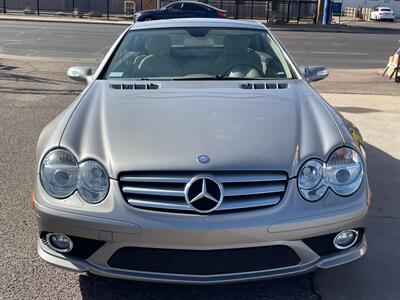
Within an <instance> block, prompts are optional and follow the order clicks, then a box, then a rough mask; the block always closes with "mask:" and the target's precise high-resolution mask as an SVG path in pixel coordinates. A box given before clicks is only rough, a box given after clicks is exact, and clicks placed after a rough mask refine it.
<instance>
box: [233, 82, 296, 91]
mask: <svg viewBox="0 0 400 300" xmlns="http://www.w3.org/2000/svg"><path fill="white" fill-rule="evenodd" d="M288 86H289V84H287V83H242V84H241V85H240V88H242V89H245V90H280V89H287V88H288Z"/></svg>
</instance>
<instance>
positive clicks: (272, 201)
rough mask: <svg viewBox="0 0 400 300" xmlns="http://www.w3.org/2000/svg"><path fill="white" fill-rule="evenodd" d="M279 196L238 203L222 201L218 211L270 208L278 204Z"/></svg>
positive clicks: (235, 201) (243, 200) (244, 200)
mask: <svg viewBox="0 0 400 300" xmlns="http://www.w3.org/2000/svg"><path fill="white" fill-rule="evenodd" d="M280 200H281V197H280V196H279V195H272V196H265V197H262V198H253V199H241V200H240V201H237V200H234V201H224V202H222V204H221V206H220V207H219V209H220V210H233V209H247V208H249V207H253V208H255V207H262V206H272V205H276V204H278V203H279V201H280Z"/></svg>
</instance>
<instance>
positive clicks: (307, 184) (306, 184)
mask: <svg viewBox="0 0 400 300" xmlns="http://www.w3.org/2000/svg"><path fill="white" fill-rule="evenodd" d="M322 172H323V165H322V163H321V162H319V161H317V160H309V161H308V162H306V163H305V164H304V166H303V167H302V168H301V170H300V173H299V187H300V188H301V189H305V190H309V189H311V188H313V187H316V186H317V184H318V183H319V182H320V181H321V179H322Z"/></svg>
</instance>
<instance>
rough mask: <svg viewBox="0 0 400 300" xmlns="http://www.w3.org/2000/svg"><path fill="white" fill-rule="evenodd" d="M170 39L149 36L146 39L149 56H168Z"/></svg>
mask: <svg viewBox="0 0 400 300" xmlns="http://www.w3.org/2000/svg"><path fill="white" fill-rule="evenodd" d="M170 48H171V39H170V38H169V37H168V36H165V35H151V36H148V37H147V38H146V49H147V51H148V52H149V54H151V55H168V54H169V50H170Z"/></svg>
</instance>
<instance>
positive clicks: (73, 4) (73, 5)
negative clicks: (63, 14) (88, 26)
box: [72, 0, 75, 11]
mask: <svg viewBox="0 0 400 300" xmlns="http://www.w3.org/2000/svg"><path fill="white" fill-rule="evenodd" d="M74 10H75V0H72V11H74Z"/></svg>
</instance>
